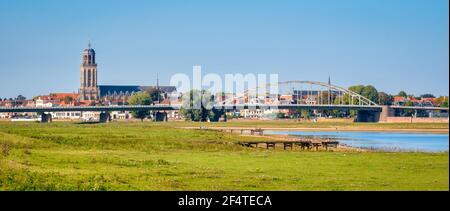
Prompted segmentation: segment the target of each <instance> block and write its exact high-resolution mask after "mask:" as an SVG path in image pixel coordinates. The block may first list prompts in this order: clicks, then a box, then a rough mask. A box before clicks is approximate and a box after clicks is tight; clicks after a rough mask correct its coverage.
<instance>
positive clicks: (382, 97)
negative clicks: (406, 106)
mask: <svg viewBox="0 0 450 211" xmlns="http://www.w3.org/2000/svg"><path fill="white" fill-rule="evenodd" d="M393 101H394V97H393V96H392V95H390V94H387V93H385V92H378V104H380V105H392V102H393Z"/></svg>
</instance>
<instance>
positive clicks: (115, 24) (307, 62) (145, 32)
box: [0, 0, 449, 98]
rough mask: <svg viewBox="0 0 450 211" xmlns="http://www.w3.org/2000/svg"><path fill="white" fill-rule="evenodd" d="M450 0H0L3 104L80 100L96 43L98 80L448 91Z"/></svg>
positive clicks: (107, 81)
mask: <svg viewBox="0 0 450 211" xmlns="http://www.w3.org/2000/svg"><path fill="white" fill-rule="evenodd" d="M448 4H449V1H448V0H292V1H287V0H226V1H225V0H203V1H200V0H189V1H187V0H159V1H156V0H145V1H144V0H142V1H134V0H121V1H116V0H76V1H75V0H38V1H37V0H14V1H8V0H0V48H1V49H0V97H2V98H4V97H8V98H9V97H15V96H17V95H18V94H23V95H25V96H26V97H32V96H34V95H38V94H47V93H49V92H74V91H76V90H77V89H78V87H79V66H80V62H81V56H80V55H81V51H82V50H83V49H84V48H86V47H87V43H88V40H89V39H90V40H92V43H93V47H94V48H95V50H96V52H97V62H98V64H99V67H98V71H99V73H98V74H99V84H105V85H106V84H113V85H115V84H117V85H119V84H120V85H126V84H131V85H134V84H136V85H153V84H155V83H156V74H157V73H159V76H160V81H161V84H168V83H169V80H170V77H171V76H172V75H173V74H175V73H189V74H191V72H192V65H197V64H200V65H202V67H203V72H204V73H219V74H225V73H279V74H280V80H313V81H323V82H326V81H327V78H328V75H330V76H331V79H332V83H334V84H336V85H340V86H345V87H348V86H350V85H355V84H371V85H374V86H375V87H376V88H377V89H378V90H379V91H386V92H389V93H392V94H396V93H398V91H400V90H405V91H406V92H407V93H410V94H416V95H419V94H423V93H433V94H435V95H448V92H449V79H448V78H449V22H448V20H449V11H448V8H449V5H448Z"/></svg>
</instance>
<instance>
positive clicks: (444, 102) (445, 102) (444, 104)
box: [441, 97, 448, 108]
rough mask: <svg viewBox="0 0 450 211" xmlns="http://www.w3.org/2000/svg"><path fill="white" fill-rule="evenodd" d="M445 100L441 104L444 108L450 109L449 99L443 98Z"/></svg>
mask: <svg viewBox="0 0 450 211" xmlns="http://www.w3.org/2000/svg"><path fill="white" fill-rule="evenodd" d="M443 98H444V99H443V100H442V102H441V107H442V108H448V97H443Z"/></svg>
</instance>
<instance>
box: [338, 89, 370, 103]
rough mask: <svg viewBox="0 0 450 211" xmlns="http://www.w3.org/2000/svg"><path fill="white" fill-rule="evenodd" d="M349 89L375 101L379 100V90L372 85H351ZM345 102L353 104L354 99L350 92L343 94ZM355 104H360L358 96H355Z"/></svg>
mask: <svg viewBox="0 0 450 211" xmlns="http://www.w3.org/2000/svg"><path fill="white" fill-rule="evenodd" d="M348 90H350V91H352V92H355V93H356V94H359V95H361V96H363V97H365V98H367V99H369V100H371V101H373V102H378V91H377V89H376V88H375V87H374V86H372V85H367V86H363V85H355V86H350V87H349V88H348ZM343 102H344V104H351V102H352V99H351V97H350V96H349V95H348V94H344V96H343ZM353 104H359V100H358V98H353Z"/></svg>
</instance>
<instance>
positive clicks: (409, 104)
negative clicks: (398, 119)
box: [403, 101, 414, 116]
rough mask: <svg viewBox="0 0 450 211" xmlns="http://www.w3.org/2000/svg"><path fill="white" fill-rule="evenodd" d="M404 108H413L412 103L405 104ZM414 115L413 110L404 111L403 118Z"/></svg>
mask: <svg viewBox="0 0 450 211" xmlns="http://www.w3.org/2000/svg"><path fill="white" fill-rule="evenodd" d="M405 106H414V103H413V102H411V101H408V102H406V103H405ZM413 114H414V110H412V109H404V111H403V116H412V115H413Z"/></svg>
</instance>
